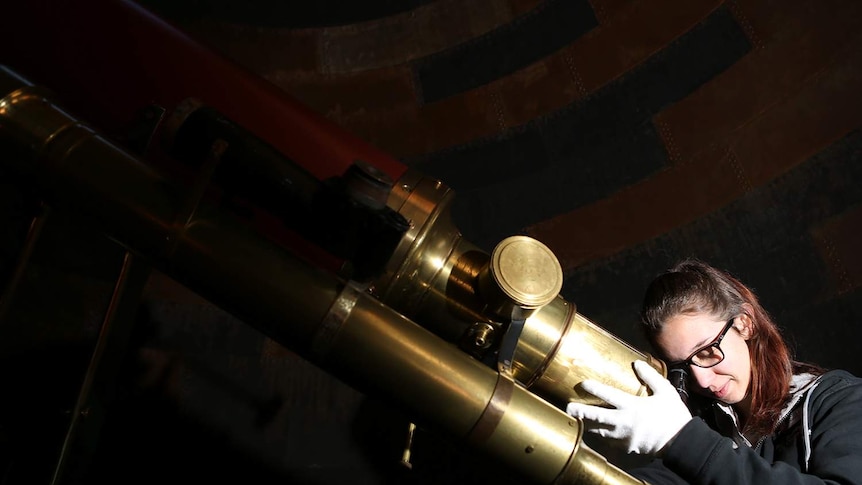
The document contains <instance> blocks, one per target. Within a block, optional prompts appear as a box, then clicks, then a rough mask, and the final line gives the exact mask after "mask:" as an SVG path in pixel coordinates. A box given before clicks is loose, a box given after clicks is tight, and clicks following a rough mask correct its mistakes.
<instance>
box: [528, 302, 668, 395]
mask: <svg viewBox="0 0 862 485" xmlns="http://www.w3.org/2000/svg"><path fill="white" fill-rule="evenodd" d="M635 360H645V361H647V362H648V363H649V364H650V365H652V366H653V367H655V368H656V370H658V371H659V372H660V373H661V374H662V375H667V368H666V366H665V364H664V362H663V361H661V360H659V359H656V358H655V357H653V356H651V355H649V354H647V353H644V352H641V351H639V350H637V349H635V348H634V347H632V346H630V345H629V344H627V343H626V342H624V341H622V340H620V339H619V338H617V337H616V336H614V335H613V334H611V333H610V332H608V331H606V330H605V329H603V328H601V327H600V326H598V325H596V324H595V323H593V322H592V321H590V320H589V319H587V318H586V317H585V316H583V315H581V314H580V313H577V311H576V309H575V306H574V305H573V304H571V303H569V302H567V301H565V300H564V299H563V298H558V299H557V300H556V301H554V302H553V303H552V304H550V305H547V306H545V307H543V308H542V309H541V310H540V311H538V312H536V313H535V314H534V315H533V316H531V317H530V318H528V319H527V322H526V324H525V325H524V329H523V331H522V333H521V338H520V339H519V341H518V347H517V348H516V349H515V362H516V364H515V366H514V375H515V377H516V378H517V379H519V380H520V381H522V382H524V383H525V385H527V386H528V387H529V388H530V390H532V391H533V392H536V393H537V394H539V395H542V396H544V397H545V398H546V399H548V400H549V401H551V402H553V403H555V404H557V405H558V406H565V404H566V403H567V402H570V401H581V402H587V403H591V404H601V401H600V400H598V399H597V398H596V397H594V396H592V395H591V394H589V393H586V392H584V391H583V390H581V388H580V386H578V384H579V383H581V382H582V381H584V380H585V379H594V380H598V381H601V382H604V383H607V384H610V385H612V386H614V387H617V388H619V389H622V390H624V391H626V392H629V393H631V394H635V395H646V394H647V392H648V389H647V388H646V386H645V385H644V384H643V383H642V382H641V381H640V380H639V379H638V378H637V376H636V375H635V373H634V368H633V367H632V364H633V363H634V361H635Z"/></svg>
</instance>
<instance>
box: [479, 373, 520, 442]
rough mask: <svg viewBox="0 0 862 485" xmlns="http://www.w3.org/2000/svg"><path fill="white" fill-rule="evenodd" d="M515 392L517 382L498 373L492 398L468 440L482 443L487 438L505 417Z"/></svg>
mask: <svg viewBox="0 0 862 485" xmlns="http://www.w3.org/2000/svg"><path fill="white" fill-rule="evenodd" d="M514 392H515V382H514V381H513V380H512V379H510V378H509V377H507V376H506V375H504V374H502V373H501V374H498V377H497V385H496V386H495V387H494V392H493V393H491V399H490V400H489V401H488V406H487V407H485V410H484V411H482V415H481V416H479V420H478V421H476V425H475V426H474V427H473V429H472V430H471V431H470V434H468V435H467V441H468V442H470V443H474V444H476V443H481V442H483V441H485V440H487V439H488V438H489V437H490V436H491V434H493V433H494V430H495V429H497V425H499V424H500V421H501V420H502V419H503V414H505V413H506V409H507V408H508V407H509V403H510V402H511V401H512V394H513V393H514Z"/></svg>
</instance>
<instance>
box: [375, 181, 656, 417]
mask: <svg viewBox="0 0 862 485" xmlns="http://www.w3.org/2000/svg"><path fill="white" fill-rule="evenodd" d="M453 199H454V193H453V191H452V190H450V189H449V188H448V187H446V186H445V185H443V184H442V183H440V182H439V181H436V180H433V179H428V178H425V177H422V176H421V175H419V174H417V173H414V172H410V171H408V172H407V173H406V174H405V175H404V178H403V179H402V180H401V181H399V184H397V186H396V188H395V189H394V190H393V194H392V195H391V196H390V201H389V205H390V207H392V208H393V209H395V210H399V211H400V212H401V214H402V215H404V216H405V217H407V218H408V219H409V220H410V221H411V224H412V226H411V229H410V231H408V234H407V235H405V237H404V240H403V241H402V243H401V245H400V246H399V248H398V250H397V251H396V253H395V254H394V255H393V257H392V260H391V263H390V266H389V267H388V269H387V273H386V274H385V276H384V277H383V278H382V279H381V280H380V281H378V283H377V284H378V286H377V288H376V290H375V291H374V292H373V293H375V294H376V295H378V297H379V298H380V299H381V301H383V302H384V303H386V304H387V305H389V306H391V307H392V308H395V309H396V310H398V311H399V312H401V313H403V314H404V315H406V316H408V317H409V318H411V319H412V320H414V321H415V322H417V323H419V324H420V325H423V326H425V327H426V328H428V329H430V330H431V331H432V332H434V333H436V334H438V335H439V336H441V337H442V338H444V339H446V340H449V341H452V342H462V348H463V349H464V350H465V351H467V352H468V353H471V354H473V355H477V354H480V353H479V352H477V350H476V347H475V346H473V345H470V344H469V342H470V339H471V338H472V337H473V336H475V335H476V328H477V326H476V323H477V322H479V323H483V324H486V325H487V326H488V327H490V329H493V330H494V332H493V333H494V335H495V337H494V338H495V344H497V345H500V343H501V342H503V343H505V342H508V341H509V340H511V339H512V338H514V339H515V340H516V342H517V343H516V345H515V346H514V348H513V349H509V348H506V347H505V346H503V348H502V349H501V350H500V358H501V359H503V361H504V362H505V365H502V368H504V370H506V371H507V372H509V371H510V372H511V373H512V375H513V376H514V378H515V379H517V380H518V381H519V382H520V383H522V384H523V385H525V386H527V387H528V388H529V389H530V390H531V391H534V392H536V393H537V394H539V395H541V396H543V397H544V398H545V399H548V400H549V401H550V402H552V403H554V404H556V405H558V406H560V407H563V406H565V404H566V403H567V402H570V401H583V402H588V403H594V404H600V401H598V400H597V399H596V398H595V397H593V396H591V395H589V394H587V393H585V392H583V391H581V390H580V388H579V386H578V384H579V383H580V382H582V381H583V380H584V379H596V380H599V381H601V382H605V383H608V384H610V385H613V386H614V387H618V388H620V389H622V390H624V391H627V392H630V393H632V394H638V395H642V394H645V393H646V392H647V389H646V387H645V386H644V385H643V383H641V381H640V380H639V379H638V378H637V376H636V375H635V373H634V368H633V367H632V364H633V362H634V361H635V360H638V359H640V360H646V361H647V362H649V363H650V364H651V365H652V366H653V367H655V368H656V369H657V370H658V371H659V372H660V373H662V374H663V375H666V372H667V370H666V367H665V364H664V362H662V361H661V360H659V359H656V358H654V357H653V356H651V355H649V354H647V353H645V352H641V351H639V350H638V349H635V348H633V347H632V346H630V345H628V344H627V343H626V342H624V341H622V340H620V339H619V338H617V337H616V336H614V335H613V334H611V333H610V332H608V331H606V330H605V329H603V328H602V327H600V326H599V325H597V324H595V323H593V322H592V321H590V320H589V319H588V318H587V317H585V316H584V315H581V314H579V313H577V310H576V308H575V305H574V304H573V303H571V302H568V301H566V300H565V299H564V298H562V297H561V296H560V295H559V291H560V289H561V287H562V280H563V275H562V270H561V268H560V264H559V261H558V260H557V259H556V257H555V256H554V255H553V253H552V252H551V250H550V249H549V248H548V247H547V246H545V245H544V244H542V243H541V242H539V241H536V240H534V239H532V238H529V237H526V236H512V237H509V238H506V239H504V240H503V241H501V242H500V243H499V244H498V245H497V246H496V247H495V249H494V250H493V251H492V253H491V254H490V255H489V254H487V253H485V252H482V251H481V250H479V249H477V248H476V247H475V246H473V245H472V244H470V243H469V242H467V241H465V240H464V239H463V238H462V237H461V234H460V232H459V231H458V230H457V229H456V228H455V227H454V226H453V224H452V222H451V218H450V214H449V208H450V206H451V203H452V201H453ZM519 317H526V321H525V322H524V324H523V326H520V325H517V326H514V325H510V323H511V321H512V320H514V319H517V318H519ZM490 329H489V330H490ZM515 331H517V332H520V333H519V334H515V335H513V334H512V333H513V332H515ZM507 339H508V340H507ZM510 352H511V353H512V355H509V353H510ZM480 355H481V354H480ZM510 360H511V362H510Z"/></svg>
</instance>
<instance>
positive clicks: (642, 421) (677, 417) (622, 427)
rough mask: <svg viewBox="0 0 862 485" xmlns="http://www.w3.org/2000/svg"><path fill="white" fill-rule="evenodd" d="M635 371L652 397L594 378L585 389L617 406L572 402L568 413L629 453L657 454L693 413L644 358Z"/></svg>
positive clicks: (636, 364) (587, 427)
mask: <svg viewBox="0 0 862 485" xmlns="http://www.w3.org/2000/svg"><path fill="white" fill-rule="evenodd" d="M634 368H635V372H636V373H637V375H638V376H639V377H640V378H641V379H642V380H643V381H644V383H646V385H647V386H648V387H649V388H650V389H651V390H652V395H651V396H634V395H632V394H629V393H627V392H624V391H621V390H619V389H616V388H614V387H611V386H608V385H605V384H601V383H599V382H595V381H590V380H587V381H584V382H583V383H582V384H581V385H582V386H583V388H584V390H585V391H587V392H589V393H590V394H593V395H594V396H596V397H598V398H599V399H601V400H603V401H605V402H607V403H608V404H610V405H611V406H613V407H614V408H615V409H609V408H604V407H600V406H590V405H587V404H582V403H575V402H572V403H569V404H568V406H567V407H566V412H567V413H569V414H570V415H571V416H574V417H576V418H580V419H582V420H584V424H585V427H586V430H587V431H588V432H590V433H595V434H597V435H599V436H602V437H604V438H610V439H612V440H617V441H618V442H620V444H621V445H623V446H625V447H626V450H627V451H628V452H629V453H637V454H640V455H658V454H660V452H661V451H662V450H663V449H664V448H665V446H667V444H668V443H669V442H670V441H671V440H672V439H673V438H674V437H675V436H676V435H677V434H678V433H679V430H681V429H682V427H683V426H685V425H686V423H688V422H689V421H690V420H691V413H690V412H689V410H688V408H687V407H686V406H685V404H684V403H683V402H682V399H680V397H679V394H678V393H677V392H676V389H674V388H673V385H672V384H671V383H670V382H669V381H668V380H667V379H665V378H664V377H662V375H661V374H659V373H658V372H657V371H656V370H655V369H654V368H652V367H651V366H650V365H649V364H647V363H646V362H644V361H642V360H638V361H636V362H635V363H634Z"/></svg>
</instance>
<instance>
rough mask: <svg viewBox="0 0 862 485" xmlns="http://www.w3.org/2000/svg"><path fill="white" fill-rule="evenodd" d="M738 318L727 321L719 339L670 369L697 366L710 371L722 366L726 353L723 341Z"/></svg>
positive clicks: (672, 365) (674, 364)
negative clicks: (722, 344) (722, 345)
mask: <svg viewBox="0 0 862 485" xmlns="http://www.w3.org/2000/svg"><path fill="white" fill-rule="evenodd" d="M736 317H737V316H734V317H733V318H731V319H730V320H728V321H727V324H725V325H724V328H723V329H721V333H720V334H718V337H715V340H713V341H712V342H710V343H708V344H706V345H704V346H703V347H701V348H699V349H697V350H695V351H694V352H692V353H691V355H689V356H688V358H687V359H685V360H681V361H678V362H673V363H671V364H670V367H688V366H690V365H696V366H698V367H702V368H704V369H708V368H710V367H715V366H717V365H718V364H720V363H721V361H722V360H724V351H723V350H721V341H722V339H724V336H725V335H727V331H728V330H730V327H732V326H733V321H734V320H736Z"/></svg>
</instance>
